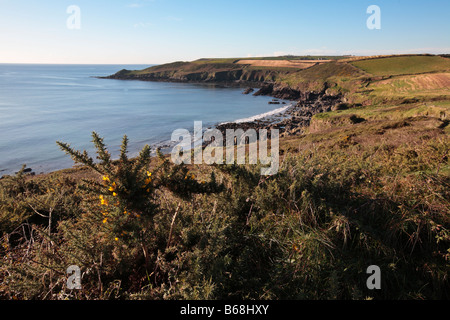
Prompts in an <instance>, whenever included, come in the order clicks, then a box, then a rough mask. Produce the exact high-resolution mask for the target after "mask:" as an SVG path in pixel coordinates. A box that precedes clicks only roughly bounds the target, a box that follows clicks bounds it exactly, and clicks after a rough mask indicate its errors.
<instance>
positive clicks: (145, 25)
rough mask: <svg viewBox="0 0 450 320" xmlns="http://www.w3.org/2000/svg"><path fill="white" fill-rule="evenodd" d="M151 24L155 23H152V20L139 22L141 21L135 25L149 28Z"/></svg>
mask: <svg viewBox="0 0 450 320" xmlns="http://www.w3.org/2000/svg"><path fill="white" fill-rule="evenodd" d="M151 26H153V23H151V22H139V23H135V24H134V25H133V27H135V28H148V27H151Z"/></svg>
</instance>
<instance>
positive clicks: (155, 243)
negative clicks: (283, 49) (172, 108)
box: [0, 58, 450, 300]
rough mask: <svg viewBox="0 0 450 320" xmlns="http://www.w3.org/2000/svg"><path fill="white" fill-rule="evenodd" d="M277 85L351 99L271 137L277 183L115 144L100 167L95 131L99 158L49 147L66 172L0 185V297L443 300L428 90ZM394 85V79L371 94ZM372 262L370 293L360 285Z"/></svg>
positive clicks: (346, 67)
mask: <svg viewBox="0 0 450 320" xmlns="http://www.w3.org/2000/svg"><path fill="white" fill-rule="evenodd" d="M383 59H391V58H383ZM383 59H380V60H383ZM419 60H420V61H422V60H421V59H419ZM369 61H371V63H373V62H374V61H372V60H363V61H360V62H361V63H367V62H369ZM392 61H393V60H387V62H386V60H384V61H383V62H382V63H381V62H379V61H378V62H376V63H381V64H377V65H376V66H373V65H370V67H371V68H372V69H373V70H372V71H373V72H375V71H374V70H376V69H377V68H381V66H382V65H383V66H384V68H388V67H390V64H392V63H393V62H392ZM401 61H404V60H403V58H402V60H401ZM408 61H409V62H410V63H411V62H412V61H416V60H415V58H413V59H412V60H411V59H409V60H408ZM204 62H205V65H208V64H210V63H211V61H204ZM435 62H436V61H435ZM435 62H430V63H429V64H428V67H427V68H428V69H427V70H430V67H429V66H430V65H432V64H433V63H435ZM216 63H219V62H217V61H214V62H213V63H212V64H216ZM227 63H230V61H228V62H226V63H224V64H225V65H226V64H227ZM352 63H353V62H352ZM355 63H356V62H355ZM358 63H359V61H358ZM386 63H387V64H386ZM197 64H199V65H201V64H202V63H199V62H197ZM176 65H177V66H178V67H180V68H184V67H185V66H188V65H187V64H185V63H183V62H180V63H176ZM364 66H366V65H364ZM172 67H173V66H171V67H168V66H161V67H160V68H162V69H160V70H165V71H167V72H171V71H170V70H171V68H172ZM164 68H166V69H164ZM392 68H393V72H394V73H399V72H410V70H413V69H414V70H419V69H421V68H417V67H416V66H409V67H408V68H406V67H395V66H392ZM396 68H397V69H396ZM369 69H370V68H369ZM423 69H424V68H422V69H421V70H423ZM378 72H379V71H378ZM436 74H438V73H436ZM439 74H446V72H443V71H442V70H441V72H440V73H439ZM277 76H278V77H279V78H277V80H276V81H284V82H285V83H289V84H290V85H291V86H292V87H297V88H310V89H312V88H314V89H315V90H316V89H317V90H319V91H320V90H322V89H324V88H327V89H326V90H328V91H333V90H335V92H339V93H343V94H344V97H345V98H346V99H347V100H348V101H349V102H348V103H345V104H343V105H341V106H340V107H339V108H337V110H335V111H331V112H327V113H321V114H316V115H315V116H314V117H313V118H312V120H311V124H310V126H309V127H307V128H302V130H301V131H299V133H298V134H295V135H286V136H284V137H283V138H281V140H280V156H281V157H280V161H281V163H280V169H279V171H278V173H277V174H276V175H273V176H261V175H260V169H261V165H237V164H233V165H212V166H208V165H175V164H173V163H171V162H170V161H169V159H168V156H164V155H162V154H160V153H158V155H157V156H156V157H150V154H149V149H148V148H147V147H146V148H144V149H143V150H142V151H141V153H140V155H139V157H137V158H136V159H129V158H128V157H127V146H128V139H127V138H126V137H124V139H123V141H122V147H121V150H120V151H121V152H120V157H119V159H117V160H112V159H111V157H110V152H109V151H108V148H107V146H106V145H105V144H104V143H103V139H102V138H101V137H99V136H98V135H97V134H96V133H93V142H94V144H95V147H96V150H97V154H96V157H97V160H98V161H94V160H93V158H92V157H93V156H92V155H88V154H87V153H85V152H82V151H77V150H74V149H72V148H71V147H70V145H68V144H67V143H65V142H59V143H58V144H59V146H60V148H61V149H62V151H64V152H66V153H67V154H68V156H71V157H72V159H74V161H75V162H76V163H77V164H79V166H78V167H76V168H72V169H67V170H62V171H58V172H54V173H51V174H45V175H37V176H30V175H27V174H25V173H24V171H23V170H21V171H20V172H19V173H18V174H17V175H15V176H6V177H3V178H2V179H0V257H1V259H0V298H2V299H24V300H27V299H35V300H68V299H69V300H70V299H78V300H97V299H101V300H124V299H126V300H144V299H166V300H170V299H187V300H199V299H203V300H215V299H222V300H224V299H228V300H230V299H234V300H252V299H256V300H265V299H303V300H305V299H311V300H322V299H330V300H331V299H348V300H350V299H357V300H363V299H390V300H398V299H417V300H424V299H430V300H431V299H444V300H445V299H448V298H449V297H450V291H449V288H450V283H449V274H448V273H449V261H450V249H449V247H450V200H449V199H450V165H449V135H450V130H449V127H450V126H449V119H448V115H449V108H450V103H449V99H448V95H447V94H446V92H445V89H442V88H439V86H438V85H435V81H442V78H439V79H432V80H430V81H428V82H427V81H425V82H423V80H424V79H422V78H421V79H419V80H417V79H415V78H411V77H410V76H404V75H402V76H400V77H398V78H395V77H393V78H392V79H382V78H377V79H374V76H373V75H372V74H369V73H368V71H367V72H366V71H363V70H361V69H359V68H357V67H356V66H354V65H353V64H350V63H348V62H329V63H324V64H321V65H317V66H315V67H312V68H310V69H307V70H301V71H298V72H295V73H294V74H289V75H281V76H280V74H278V75H277ZM395 79H396V80H399V81H403V82H392V83H391V82H382V81H384V80H395ZM410 81H413V82H410ZM444 81H445V80H444ZM324 82H327V84H326V85H325V84H324ZM418 84H420V85H418ZM392 87H394V88H395V89H392ZM368 88H369V89H370V90H369V91H367V89H368ZM396 89H401V90H403V92H402V93H401V95H396V94H395V92H396ZM364 90H366V91H364ZM390 90H391V91H390ZM430 90H431V91H430ZM434 90H436V91H434ZM437 92H439V93H437ZM417 97H420V99H419V98H417ZM70 265H77V266H79V267H80V269H81V271H82V274H83V277H82V289H81V290H71V289H70V288H68V287H67V274H66V270H67V267H68V266H70ZM370 265H377V266H379V267H380V269H381V271H382V277H381V279H382V284H381V285H382V288H383V289H382V290H369V289H368V288H367V286H366V281H367V278H368V276H369V275H367V273H366V270H367V267H368V266H370Z"/></svg>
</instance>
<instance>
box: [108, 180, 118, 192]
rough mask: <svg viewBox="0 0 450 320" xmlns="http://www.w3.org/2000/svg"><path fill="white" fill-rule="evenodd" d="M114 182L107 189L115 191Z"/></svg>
mask: <svg viewBox="0 0 450 320" xmlns="http://www.w3.org/2000/svg"><path fill="white" fill-rule="evenodd" d="M116 186H117V185H116V183H115V182H113V184H112V186H111V187H109V191H111V192H112V191H115V190H116Z"/></svg>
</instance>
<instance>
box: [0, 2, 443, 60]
mask: <svg viewBox="0 0 450 320" xmlns="http://www.w3.org/2000/svg"><path fill="white" fill-rule="evenodd" d="M370 5H377V6H378V7H379V8H380V16H379V17H380V19H379V21H380V27H381V28H380V29H369V28H368V26H367V20H368V19H369V18H370V17H371V16H372V14H373V12H371V13H367V8H368V7H369V6H370ZM71 6H72V7H73V6H75V8H76V9H77V10H75V11H71V10H69V11H68V9H70V8H71ZM78 12H79V15H78V14H77V13H78ZM449 16H450V1H449V0H428V1H423V0H420V1H418V0H370V1H367V0H340V1H338V0H327V1H321V0H308V1H304V0H276V1H275V0H239V1H238V0H113V1H111V0H70V1H66V0H57V1H55V0H51V1H50V0H0V63H62V64H78V63H81V64H160V63H166V62H172V61H191V60H195V59H199V58H219V57H220V58H222V57H225V58H226V57H234V58H242V57H255V56H278V55H288V54H292V55H376V54H400V53H435V54H439V53H450V19H449ZM374 21H378V20H374Z"/></svg>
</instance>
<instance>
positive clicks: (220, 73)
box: [102, 68, 278, 86]
mask: <svg viewBox="0 0 450 320" xmlns="http://www.w3.org/2000/svg"><path fill="white" fill-rule="evenodd" d="M277 74H278V72H277V71H270V70H249V69H246V68H240V69H233V70H208V71H202V70H196V71H182V70H180V71H174V70H164V71H150V72H142V73H141V72H133V71H129V70H121V71H119V72H117V73H116V74H113V75H111V76H108V77H102V78H103V79H117V80H142V81H172V82H217V83H223V82H226V83H232V82H255V83H257V84H258V86H259V85H260V84H261V83H263V82H266V81H274V80H275V79H276V77H277Z"/></svg>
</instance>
